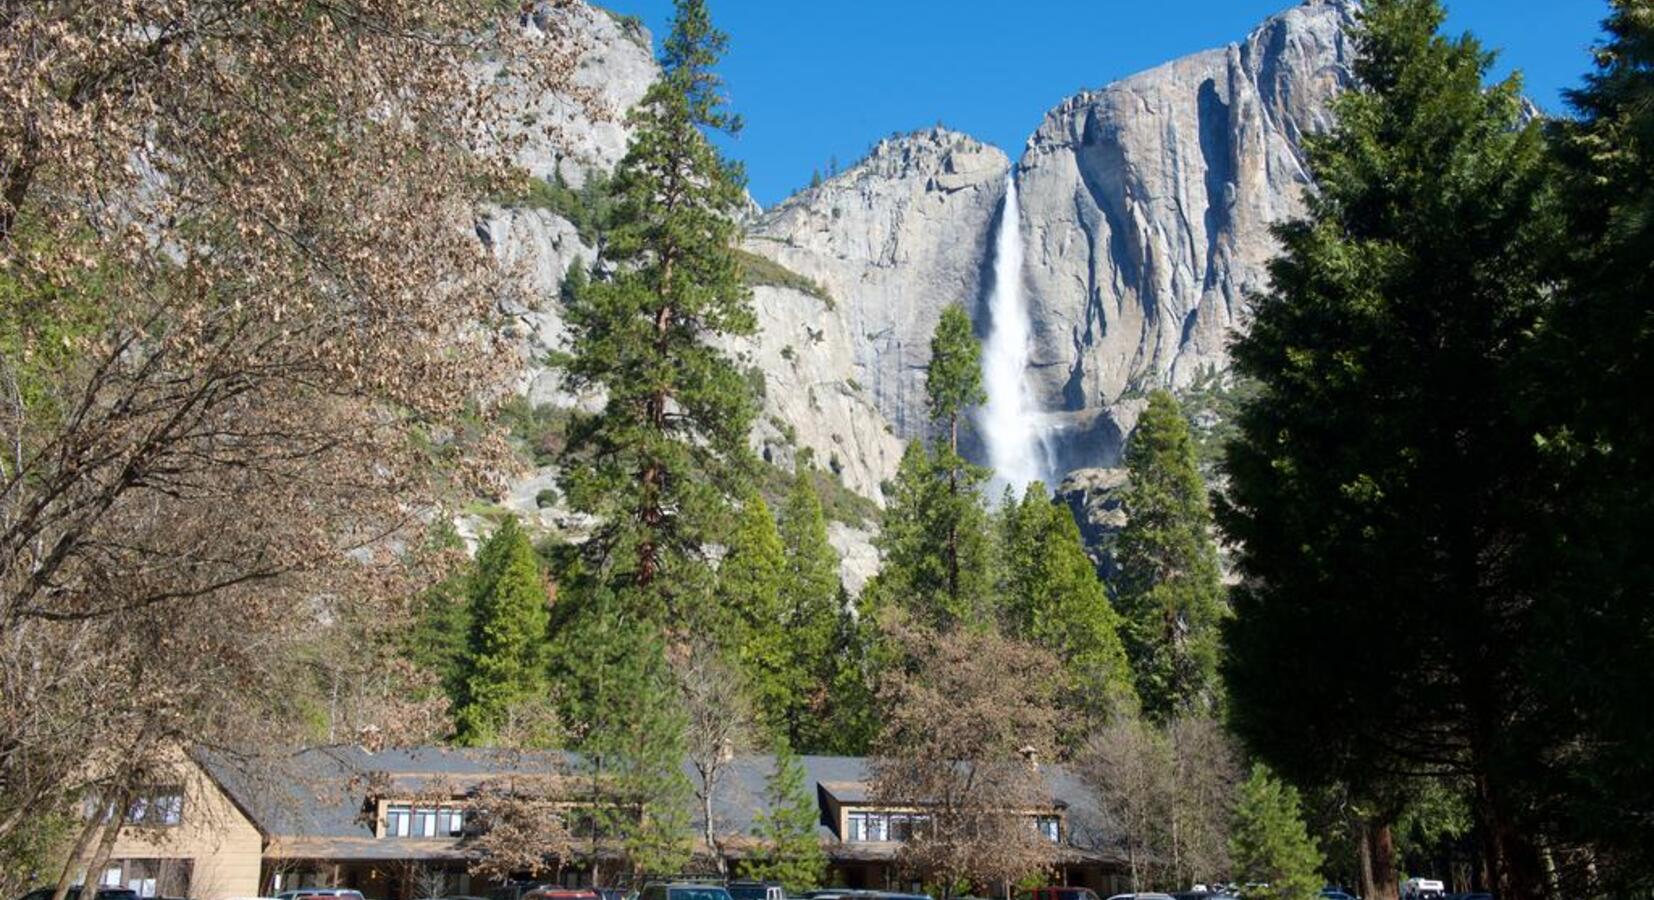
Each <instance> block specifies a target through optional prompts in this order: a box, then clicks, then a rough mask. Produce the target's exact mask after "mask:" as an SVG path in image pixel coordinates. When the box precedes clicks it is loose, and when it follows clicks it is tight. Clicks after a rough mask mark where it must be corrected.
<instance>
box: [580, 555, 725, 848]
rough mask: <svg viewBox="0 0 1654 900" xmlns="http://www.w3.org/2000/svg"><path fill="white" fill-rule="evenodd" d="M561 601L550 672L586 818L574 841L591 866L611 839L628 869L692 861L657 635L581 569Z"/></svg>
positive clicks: (679, 740) (677, 741) (677, 730)
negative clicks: (572, 752) (589, 812)
mask: <svg viewBox="0 0 1654 900" xmlns="http://www.w3.org/2000/svg"><path fill="white" fill-rule="evenodd" d="M564 584H566V585H568V586H569V589H568V596H567V599H566V601H565V602H562V603H559V604H558V611H559V616H558V619H557V622H556V628H555V635H556V637H555V639H554V640H553V643H552V654H551V655H552V672H553V677H554V679H555V681H556V683H557V685H558V688H559V691H558V700H559V711H560V713H561V718H562V720H563V721H564V722H565V723H566V725H567V728H568V732H569V734H570V735H571V736H572V737H573V749H575V750H577V751H578V752H579V754H580V761H579V764H578V766H577V769H576V771H575V772H574V773H573V775H574V777H573V778H572V779H571V782H570V783H571V787H572V790H573V792H574V793H575V794H576V795H577V796H576V798H575V799H577V800H578V801H579V802H580V803H581V804H583V805H584V806H586V807H587V808H589V809H591V810H592V815H591V817H590V819H589V820H588V821H587V822H585V823H584V825H583V826H582V827H583V830H584V833H581V832H580V829H577V830H576V833H575V834H574V835H573V837H574V838H575V841H576V845H577V846H582V845H583V846H584V849H585V852H586V855H587V858H588V859H591V860H592V861H593V863H592V864H593V866H594V867H595V866H596V859H597V857H598V852H599V850H601V849H603V848H604V847H605V846H606V842H608V841H615V842H617V843H618V844H619V846H620V848H621V849H622V851H623V852H624V853H625V855H626V858H627V860H628V862H629V863H630V865H631V867H632V869H633V871H634V872H676V871H680V870H681V868H682V866H683V864H684V863H685V862H687V861H688V859H689V850H690V841H691V834H692V829H691V824H690V822H689V820H688V809H689V807H690V806H691V803H690V784H689V779H688V778H687V777H686V776H685V775H684V772H683V769H682V762H683V759H684V754H685V752H686V748H685V745H684V736H683V735H684V718H683V711H682V708H681V706H680V704H679V702H678V692H677V687H676V685H675V684H674V683H673V680H672V673H671V670H670V668H669V667H668V665H667V662H666V652H665V644H664V641H663V639H662V637H661V634H660V630H659V628H657V627H656V626H654V625H653V624H652V623H649V622H647V621H642V620H639V619H638V618H636V617H635V616H631V615H629V614H628V613H629V606H630V604H629V603H628V602H627V601H626V600H625V599H624V598H622V597H618V596H616V594H615V593H614V592H613V591H612V590H610V589H609V588H608V587H607V586H606V585H604V584H603V583H602V582H601V581H600V580H598V579H592V578H586V577H584V576H583V575H582V574H581V573H580V571H579V567H578V564H576V566H575V568H574V569H573V570H571V571H570V572H568V573H567V574H566V577H565V580H564Z"/></svg>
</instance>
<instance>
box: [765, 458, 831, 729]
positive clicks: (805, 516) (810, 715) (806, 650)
mask: <svg viewBox="0 0 1654 900" xmlns="http://www.w3.org/2000/svg"><path fill="white" fill-rule="evenodd" d="M780 532H781V546H782V553H783V557H784V559H785V560H786V562H785V566H784V568H783V570H782V576H781V610H782V612H781V615H782V621H783V622H784V623H785V629H786V631H785V634H786V649H787V653H788V658H789V668H790V669H791V671H792V673H793V676H794V678H795V682H794V696H793V699H792V705H791V706H790V708H789V709H788V710H787V717H786V722H785V733H786V735H787V738H788V741H789V742H790V743H791V744H792V746H794V747H800V748H804V749H806V750H816V749H819V746H820V737H821V734H820V733H821V730H822V724H823V721H824V719H825V718H826V716H825V715H824V714H825V713H826V712H827V711H828V710H829V709H830V708H832V707H833V706H834V705H835V700H834V697H833V694H834V690H835V689H834V680H835V679H834V675H835V668H836V667H837V666H838V665H839V664H840V660H839V659H838V658H837V657H836V656H835V654H834V649H835V648H834V641H835V639H836V636H837V632H838V628H839V617H840V615H841V614H842V613H843V601H842V599H841V591H842V588H841V586H840V584H839V575H838V554H837V553H836V552H835V551H834V550H833V546H832V544H829V543H828V542H827V518H826V516H825V515H824V514H823V513H822V509H821V497H820V496H819V495H818V494H817V493H816V487H815V474H814V472H813V471H812V470H811V469H810V468H809V467H808V466H807V465H806V464H805V461H804V460H800V461H799V462H798V465H797V470H796V471H795V472H794V473H793V481H792V486H791V487H790V488H789V489H788V491H787V498H786V501H785V502H784V503H783V505H782V507H781V522H780Z"/></svg>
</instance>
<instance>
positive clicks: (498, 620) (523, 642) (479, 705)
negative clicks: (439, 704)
mask: <svg viewBox="0 0 1654 900" xmlns="http://www.w3.org/2000/svg"><path fill="white" fill-rule="evenodd" d="M470 606H471V631H470V639H469V642H468V648H467V654H466V660H465V669H466V676H465V703H464V705H463V706H461V707H460V710H459V715H458V736H459V740H460V741H461V743H465V744H470V745H473V746H481V745H486V744H489V743H491V742H493V741H494V740H495V739H496V738H498V737H499V736H500V735H501V732H502V730H504V729H505V728H506V726H507V725H508V724H509V723H510V719H511V718H512V717H513V716H515V715H518V714H519V713H520V712H521V711H522V710H523V709H524V708H525V707H526V706H530V705H535V704H538V703H540V702H543V701H544V699H545V698H546V696H547V693H548V684H547V681H546V674H547V672H546V662H547V657H546V629H547V624H548V619H549V612H548V609H547V593H546V581H545V577H544V575H543V574H542V573H541V571H540V566H539V559H538V558H537V557H536V556H535V554H534V547H533V545H532V544H530V543H529V540H528V535H527V534H525V533H524V532H523V529H522V527H521V526H519V525H518V524H517V520H516V518H515V517H507V518H506V519H505V521H504V522H502V523H501V524H500V527H499V528H498V529H496V530H495V532H494V534H493V535H492V536H490V537H489V538H488V540H487V541H486V542H485V543H484V544H483V545H482V547H481V548H480V549H479V550H478V551H477V572H476V577H475V579H474V581H473V582H472V586H471V597H470Z"/></svg>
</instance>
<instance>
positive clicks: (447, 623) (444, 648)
mask: <svg viewBox="0 0 1654 900" xmlns="http://www.w3.org/2000/svg"><path fill="white" fill-rule="evenodd" d="M429 543H430V550H431V551H432V552H434V553H439V554H454V555H455V556H456V557H457V556H460V555H461V554H462V553H463V549H464V546H465V545H464V542H462V541H461V540H460V539H459V534H458V533H457V532H456V531H455V530H454V527H453V526H452V525H450V524H448V523H447V522H446V521H444V522H442V523H441V524H440V525H439V526H438V527H437V528H436V529H435V530H434V532H433V534H432V537H431V539H430V542H429ZM470 579H471V563H470V561H469V560H465V561H464V562H463V564H461V565H455V566H454V568H453V571H450V572H449V573H448V574H447V575H446V576H444V577H443V578H442V580H440V581H438V582H437V583H436V584H433V585H431V586H430V587H429V588H427V589H426V590H425V591H424V593H422V594H421V595H420V596H419V597H418V598H417V599H416V600H415V602H414V624H413V627H412V628H411V629H409V630H408V633H407V638H406V641H405V643H404V646H405V648H406V649H405V651H404V652H405V653H406V654H407V658H408V660H409V661H410V662H412V663H413V665H414V668H415V669H417V670H418V671H420V672H428V673H431V674H432V675H435V676H436V679H437V685H438V687H439V688H440V689H441V691H442V693H443V695H444V696H446V697H447V698H448V702H449V705H450V706H451V708H452V709H453V710H454V711H455V712H458V710H459V709H460V708H461V707H462V706H463V705H464V702H465V680H466V676H467V674H468V673H467V669H466V657H467V655H468V648H469V646H470V640H471V603H470V596H469V594H470V590H469V589H470Z"/></svg>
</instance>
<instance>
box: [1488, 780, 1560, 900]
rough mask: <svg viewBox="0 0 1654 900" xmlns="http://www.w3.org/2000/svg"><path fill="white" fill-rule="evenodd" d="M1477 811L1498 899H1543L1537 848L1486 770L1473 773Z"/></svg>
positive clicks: (1544, 878) (1540, 864) (1544, 880)
mask: <svg viewBox="0 0 1654 900" xmlns="http://www.w3.org/2000/svg"><path fill="white" fill-rule="evenodd" d="M1476 814H1477V815H1476V817H1477V820H1478V824H1479V825H1480V826H1481V828H1480V830H1481V839H1482V857H1483V860H1484V864H1485V865H1486V867H1487V871H1488V874H1489V875H1490V876H1491V878H1492V882H1491V884H1490V885H1489V887H1490V888H1491V889H1492V891H1493V893H1494V894H1495V895H1496V896H1497V897H1499V898H1500V900H1542V898H1544V897H1545V896H1547V891H1546V889H1545V886H1546V881H1547V879H1546V877H1545V871H1544V866H1543V864H1542V863H1541V861H1540V856H1539V851H1538V849H1537V848H1536V847H1535V846H1534V844H1533V842H1532V841H1530V840H1528V838H1527V837H1526V836H1525V835H1523V834H1522V833H1521V832H1520V831H1519V830H1518V829H1517V827H1516V826H1515V824H1514V823H1513V822H1512V821H1511V817H1510V815H1509V814H1508V813H1507V812H1506V805H1505V801H1504V796H1503V793H1502V791H1501V790H1500V789H1499V787H1498V785H1497V784H1496V783H1495V782H1494V781H1493V779H1491V778H1489V777H1488V775H1487V774H1486V773H1485V772H1484V773H1482V774H1479V775H1477V776H1476Z"/></svg>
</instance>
